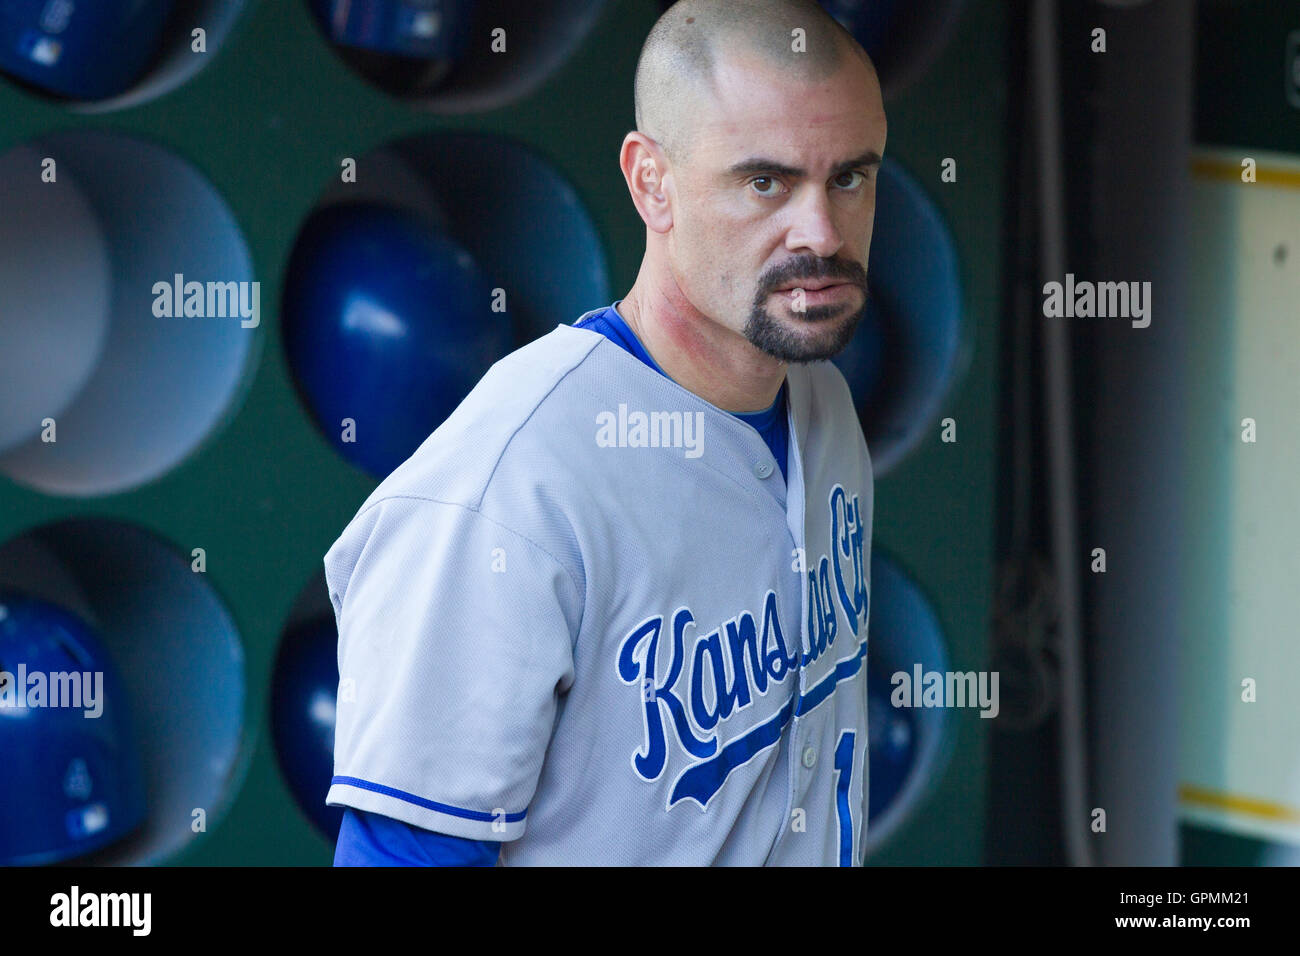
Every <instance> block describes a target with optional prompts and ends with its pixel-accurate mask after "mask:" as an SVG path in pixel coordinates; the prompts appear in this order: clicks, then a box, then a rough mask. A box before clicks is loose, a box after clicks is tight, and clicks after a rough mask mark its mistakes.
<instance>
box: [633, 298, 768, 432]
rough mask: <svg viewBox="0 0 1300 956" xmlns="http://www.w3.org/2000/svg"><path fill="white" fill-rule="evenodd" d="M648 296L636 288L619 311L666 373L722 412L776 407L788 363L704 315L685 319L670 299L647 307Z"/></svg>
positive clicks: (740, 411) (757, 410)
mask: <svg viewBox="0 0 1300 956" xmlns="http://www.w3.org/2000/svg"><path fill="white" fill-rule="evenodd" d="M644 298H645V297H644V296H641V295H640V294H639V293H638V289H637V288H636V287H635V286H634V287H633V289H632V291H630V292H629V293H628V294H627V297H626V298H624V299H623V300H622V301H621V302H620V303H619V304H618V307H617V310H616V311H617V312H618V314H619V315H621V316H622V317H623V321H624V322H625V323H627V327H628V328H629V329H631V330H632V333H633V334H634V335H635V336H636V337H637V338H638V339H640V340H641V344H642V345H643V346H645V350H646V351H647V352H649V353H650V357H651V358H653V359H654V360H655V362H656V363H658V365H659V367H660V368H661V369H663V371H664V374H666V375H667V376H668V377H669V378H671V379H672V380H673V381H674V382H676V383H677V384H678V385H680V386H682V388H685V389H687V390H688V391H690V392H694V393H695V394H696V395H698V396H700V398H702V399H704V400H705V401H706V402H708V403H709V404H711V405H715V406H717V407H718V408H721V409H722V410H723V411H727V412H739V413H741V414H744V413H748V412H760V411H764V410H765V409H768V408H770V407H771V406H772V403H773V402H775V401H776V397H777V394H778V393H779V392H780V391H781V383H782V382H784V381H785V371H786V366H785V363H784V362H780V361H778V360H776V359H774V358H772V357H771V356H769V355H764V354H763V353H762V352H760V351H758V349H756V348H754V346H753V345H751V344H750V343H749V341H748V340H747V339H746V338H745V337H744V336H742V335H740V334H739V333H736V332H733V331H731V330H730V329H728V328H725V327H723V326H721V325H719V324H718V323H716V322H711V321H709V320H708V319H706V318H704V317H703V316H699V317H697V318H695V319H694V320H692V319H688V318H685V317H683V316H682V315H681V313H680V312H678V311H677V310H675V309H673V308H672V307H671V305H670V303H666V302H665V303H664V304H663V307H661V308H659V309H657V310H654V309H647V307H646V303H645V302H644V301H643V299H644Z"/></svg>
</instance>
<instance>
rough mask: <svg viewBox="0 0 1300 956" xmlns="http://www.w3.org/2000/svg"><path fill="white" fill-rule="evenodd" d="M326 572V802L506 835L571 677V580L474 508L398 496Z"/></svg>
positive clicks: (372, 509)
mask: <svg viewBox="0 0 1300 956" xmlns="http://www.w3.org/2000/svg"><path fill="white" fill-rule="evenodd" d="M325 572H326V582H327V584H328V586H329V592H330V600H331V602H332V603H333V605H334V613H335V617H336V621H337V623H338V633H339V689H338V700H337V708H336V709H337V722H336V727H335V740H334V777H333V780H332V782H331V786H330V790H329V793H328V795H327V797H326V802H327V803H328V804H330V805H332V806H346V807H352V808H355V809H357V810H363V811H367V812H369V813H377V814H381V815H383V816H386V817H391V818H392V819H394V820H400V821H402V822H405V823H408V824H411V825H412V826H416V827H420V828H422V829H425V830H432V831H435V832H438V833H444V834H448V835H450V836H459V837H463V838H465V839H470V840H497V841H501V840H514V839H518V838H519V837H520V836H522V835H523V833H524V831H525V827H526V824H527V808H528V804H529V802H530V801H531V799H532V796H533V793H534V791H535V790H536V787H537V781H538V778H539V775H540V773H541V766H542V759H543V756H544V755H545V753H546V749H547V746H548V744H549V742H550V736H551V732H552V730H553V728H554V725H555V719H556V715H557V713H558V706H559V699H560V696H561V695H562V694H563V693H564V692H566V691H567V690H568V688H569V686H570V685H571V684H572V681H573V641H574V638H575V636H576V634H577V628H578V625H579V622H580V619H581V599H580V596H579V591H578V586H577V583H576V582H575V579H574V577H573V576H572V575H571V574H570V573H569V571H568V570H567V569H566V568H565V567H564V566H563V565H562V564H560V562H559V561H558V560H557V559H556V558H555V557H553V556H552V555H551V554H550V553H548V552H547V551H546V550H545V549H544V548H542V547H541V546H540V545H538V544H536V543H534V542H533V541H531V540H529V539H527V538H524V537H522V536H520V535H518V534H516V533H515V532H513V531H511V530H510V529H508V528H506V527H505V526H503V525H501V524H500V523H498V522H496V521H493V520H492V519H490V518H488V517H486V516H485V515H483V514H482V513H481V512H479V511H476V510H474V509H472V508H468V507H466V506H464V505H459V504H450V503H444V502H439V501H433V500H429V499H424V498H407V497H392V498H385V499H381V500H380V501H378V502H376V503H374V504H371V505H369V506H368V507H366V508H365V509H363V510H362V511H361V512H360V513H359V514H358V515H357V516H356V517H355V518H354V519H353V520H352V522H351V523H350V524H349V525H348V527H347V528H346V529H345V530H344V532H343V534H342V536H340V538H339V540H338V541H336V542H335V543H334V545H333V546H332V547H331V548H330V550H329V552H328V553H327V554H326V555H325Z"/></svg>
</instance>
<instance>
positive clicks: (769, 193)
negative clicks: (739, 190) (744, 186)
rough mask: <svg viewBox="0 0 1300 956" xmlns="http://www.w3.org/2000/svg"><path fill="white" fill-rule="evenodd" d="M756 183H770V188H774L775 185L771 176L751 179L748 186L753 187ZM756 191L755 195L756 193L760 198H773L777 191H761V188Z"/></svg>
mask: <svg viewBox="0 0 1300 956" xmlns="http://www.w3.org/2000/svg"><path fill="white" fill-rule="evenodd" d="M757 183H770V184H771V185H772V186H776V185H777V181H776V180H775V179H773V178H772V177H771V176H755V177H754V178H753V179H751V180H750V181H749V184H750V185H751V186H753V185H755V184H757ZM756 191H757V193H758V194H759V195H760V196H775V195H776V194H777V190H776V189H762V188H759V189H757V190H756Z"/></svg>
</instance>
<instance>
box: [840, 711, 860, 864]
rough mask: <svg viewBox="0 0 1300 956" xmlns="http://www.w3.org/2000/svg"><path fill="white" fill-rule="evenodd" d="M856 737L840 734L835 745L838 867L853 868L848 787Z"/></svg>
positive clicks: (851, 773) (846, 731)
mask: <svg viewBox="0 0 1300 956" xmlns="http://www.w3.org/2000/svg"><path fill="white" fill-rule="evenodd" d="M856 739H857V735H856V734H854V732H853V731H851V730H845V731H843V732H842V733H841V734H840V739H839V742H838V743H837V744H836V745H835V816H836V817H837V818H838V819H839V822H840V866H853V864H854V860H853V813H852V812H851V811H850V810H849V787H850V786H851V785H852V783H853V746H854V742H855V741H856Z"/></svg>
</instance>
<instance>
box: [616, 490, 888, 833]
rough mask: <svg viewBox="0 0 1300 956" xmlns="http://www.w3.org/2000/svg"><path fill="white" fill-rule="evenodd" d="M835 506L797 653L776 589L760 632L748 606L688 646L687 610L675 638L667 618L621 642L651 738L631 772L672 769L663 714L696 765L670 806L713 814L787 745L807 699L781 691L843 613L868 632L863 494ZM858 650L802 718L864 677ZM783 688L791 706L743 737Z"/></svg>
mask: <svg viewBox="0 0 1300 956" xmlns="http://www.w3.org/2000/svg"><path fill="white" fill-rule="evenodd" d="M827 503H828V506H829V509H830V522H831V534H830V540H831V542H832V544H833V547H832V552H833V554H832V556H830V557H828V556H826V555H822V556H821V558H820V559H819V560H818V562H817V564H816V566H815V567H812V568H808V569H807V570H806V572H805V573H806V574H807V607H808V634H809V641H808V646H807V647H805V648H803V649H802V650H800V649H799V648H795V649H794V650H790V649H789V646H788V644H787V642H786V637H785V634H784V632H783V631H782V629H781V620H780V614H779V613H778V608H777V603H776V592H775V591H774V590H772V589H770V588H769V589H768V591H767V594H766V596H765V598H764V600H763V611H762V622H763V623H762V628H761V632H760V629H759V627H758V625H757V624H756V622H755V616H754V614H753V613H751V611H750V610H749V609H746V610H743V611H741V612H740V613H739V614H737V615H736V616H735V617H733V618H731V619H730V620H729V621H727V622H725V624H723V625H722V626H720V627H718V628H716V629H714V630H713V631H710V632H709V633H708V634H705V635H704V636H702V637H696V638H695V639H694V640H693V641H692V642H690V646H689V648H688V642H687V639H686V629H687V628H688V627H694V626H695V616H694V615H693V614H692V613H691V610H690V608H689V607H685V606H683V607H679V608H678V609H677V610H676V611H674V612H673V614H672V620H671V623H670V625H669V627H668V629H669V630H670V631H671V633H670V634H668V635H666V634H665V629H666V628H665V621H664V616H663V615H662V614H659V615H655V616H653V617H650V618H647V619H646V620H645V621H642V622H641V623H640V624H638V625H637V626H636V627H635V628H634V629H633V630H632V631H631V632H630V633H629V634H628V635H627V637H625V638H624V639H623V641H622V643H621V645H620V647H619V652H618V660H617V662H616V664H617V670H618V676H619V678H620V679H621V680H622V681H623V683H625V684H629V685H633V686H634V687H635V688H636V690H637V692H638V693H639V694H640V695H641V697H642V701H643V709H644V721H643V726H644V731H645V738H644V741H643V744H642V746H641V747H640V748H639V749H637V750H636V751H634V752H633V754H632V768H633V769H634V770H635V772H636V773H637V775H639V776H640V777H641V778H642V779H644V780H647V781H653V780H657V779H658V778H659V777H660V775H661V774H662V773H663V772H664V768H665V766H666V765H667V762H668V756H669V755H668V734H667V732H666V730H665V726H664V718H665V716H667V717H668V718H670V719H671V722H672V728H673V731H674V736H675V737H676V740H677V743H678V745H679V746H680V748H681V750H682V751H683V752H684V753H685V754H686V755H687V761H688V765H687V766H686V768H685V769H684V770H683V771H682V772H681V774H680V775H679V776H678V778H677V780H676V781H675V782H674V786H673V789H672V792H671V793H670V795H669V797H668V807H669V808H671V807H672V806H673V805H674V804H676V803H678V802H679V801H681V800H685V799H688V798H690V799H693V800H695V801H696V803H698V804H699V805H700V807H701V808H704V809H707V807H708V805H709V801H710V800H712V798H713V797H714V796H715V795H716V794H717V793H718V792H719V791H720V790H721V789H722V786H723V784H724V783H725V782H726V778H727V776H728V774H730V773H731V771H732V770H734V769H735V768H736V767H739V766H741V765H742V764H744V763H745V762H747V761H748V760H750V759H752V758H753V757H754V756H755V755H756V754H758V753H759V752H760V751H762V750H763V749H765V748H767V747H769V746H771V745H773V744H775V743H776V742H777V741H778V740H779V739H780V736H781V731H782V729H783V728H784V727H785V725H786V724H787V723H789V721H790V718H791V716H793V714H794V713H795V708H796V702H797V701H798V700H799V698H798V695H797V694H796V693H795V692H794V688H793V687H792V686H782V685H785V683H786V678H787V677H788V676H789V675H790V674H792V673H796V672H797V670H798V668H799V667H806V666H808V665H809V664H812V663H813V662H814V661H817V660H818V659H820V658H821V657H822V655H823V654H825V653H826V652H827V651H828V650H830V649H831V648H832V647H833V646H834V644H835V638H836V635H837V634H838V633H839V614H840V612H841V611H842V612H843V614H844V616H845V619H846V622H847V625H848V628H849V629H850V631H851V633H852V634H854V635H855V636H860V635H865V630H864V629H863V628H864V626H865V624H866V621H867V616H868V612H869V595H868V592H867V582H866V567H865V562H864V560H863V536H864V530H865V529H864V524H863V520H862V511H861V507H860V504H859V501H858V496H857V495H854V496H853V498H852V499H851V500H850V499H849V498H848V496H847V494H846V493H845V491H844V488H843V487H842V486H841V485H839V484H836V485H835V486H834V487H833V488H832V489H831V492H830V494H829V495H828V500H827ZM665 638H667V640H665ZM796 643H797V638H796ZM664 644H667V645H668V646H669V648H670V651H669V654H670V656H669V659H668V662H667V668H666V670H664V669H662V668H661V667H660V663H661V662H660V656H661V654H660V648H661V646H662V645H664ZM842 646H843V642H841V647H842ZM853 650H854V653H853V654H851V655H849V656H848V657H846V658H845V659H844V660H843V661H841V662H839V663H838V664H837V665H836V667H835V669H834V671H833V672H832V674H830V675H829V676H828V678H827V680H826V681H824V682H823V684H824V685H825V686H824V687H823V684H819V685H818V691H819V692H818V693H816V694H809V695H807V696H806V697H805V698H803V700H802V701H801V702H800V710H799V712H800V713H803V712H806V710H809V709H811V708H812V707H813V706H816V704H817V703H820V702H821V701H822V700H824V699H826V697H828V696H829V692H830V691H831V690H833V689H834V685H835V683H837V682H838V681H839V680H841V679H844V678H846V677H850V676H852V675H853V674H855V673H857V671H858V669H859V668H860V667H861V664H862V661H863V658H864V656H865V651H866V643H865V641H862V640H859V641H857V642H855V645H854V648H853ZM688 657H689V662H688ZM688 663H689V669H688V666H687V665H688ZM661 674H662V675H663V676H662V678H661V677H660V675H661ZM777 687H779V688H780V690H781V692H782V700H783V704H782V706H781V708H780V710H779V712H777V713H776V714H774V715H772V716H770V717H768V718H767V719H766V720H764V721H763V722H762V723H759V724H758V725H757V726H750V727H748V728H747V729H745V730H743V732H739V733H737V732H736V730H737V729H738V728H739V725H740V724H743V723H746V716H747V715H752V711H750V708H751V706H752V705H753V704H754V702H755V700H756V699H757V698H760V697H766V696H767V694H768V692H769V691H770V690H772V689H773V688H777ZM710 698H711V700H710ZM733 721H735V723H733ZM749 722H750V723H752V720H750V721H749ZM728 730H732V733H727V731H728Z"/></svg>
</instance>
